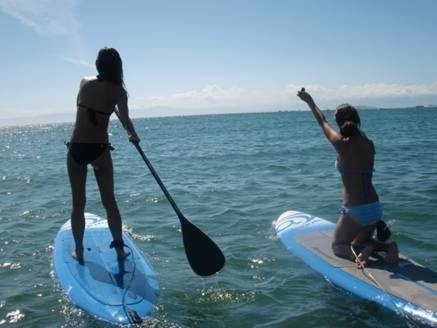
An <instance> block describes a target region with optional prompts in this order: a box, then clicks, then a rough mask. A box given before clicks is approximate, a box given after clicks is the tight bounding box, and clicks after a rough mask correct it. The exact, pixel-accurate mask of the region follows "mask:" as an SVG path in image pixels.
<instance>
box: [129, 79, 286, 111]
mask: <svg viewBox="0 0 437 328" xmlns="http://www.w3.org/2000/svg"><path fill="white" fill-rule="evenodd" d="M130 102H131V107H135V108H148V107H157V106H164V107H175V108H192V109H198V108H217V109H220V108H252V109H255V110H256V109H261V108H266V107H272V106H276V105H280V104H284V103H286V102H287V94H286V93H285V92H284V91H283V90H268V89H247V88H241V87H228V88H225V87H222V86H219V85H216V84H211V85H207V86H205V87H203V88H199V89H192V90H185V91H179V92H176V93H174V94H171V95H168V96H159V97H156V96H155V97H149V98H135V97H133V98H132V99H130Z"/></svg>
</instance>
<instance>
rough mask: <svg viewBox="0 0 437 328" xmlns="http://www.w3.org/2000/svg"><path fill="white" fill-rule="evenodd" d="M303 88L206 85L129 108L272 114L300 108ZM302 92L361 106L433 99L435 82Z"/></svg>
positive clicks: (311, 88) (141, 100)
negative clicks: (352, 102)
mask: <svg viewBox="0 0 437 328" xmlns="http://www.w3.org/2000/svg"><path fill="white" fill-rule="evenodd" d="M301 87H302V86H300V85H299V86H298V85H297V84H289V85H287V86H286V87H285V88H283V89H276V90H272V89H247V88H241V87H229V88H225V87H221V86H219V85H215V84H212V85H207V86H205V87H203V88H199V89H192V90H185V91H179V92H176V93H174V94H171V95H168V96H155V97H149V98H135V96H133V97H132V98H131V99H130V103H131V107H132V108H151V107H161V106H162V107H173V108H190V109H198V108H211V109H214V108H215V109H229V108H241V109H251V110H271V109H284V108H290V106H291V107H292V108H301V107H302V106H300V105H301V104H302V102H301V100H299V98H298V97H297V96H296V93H297V91H298V90H300V88H301ZM305 88H306V89H307V90H308V91H309V92H310V93H311V94H312V95H313V96H314V97H315V98H316V100H317V101H321V102H325V103H329V102H343V101H348V100H352V99H353V100H355V101H359V100H362V101H363V102H366V101H370V100H376V101H378V99H379V100H382V99H396V98H405V97H411V98H415V97H421V96H435V97H437V82H434V83H431V84H411V85H408V84H386V83H375V84H370V83H369V84H363V85H340V86H337V87H326V86H322V85H317V84H312V85H305Z"/></svg>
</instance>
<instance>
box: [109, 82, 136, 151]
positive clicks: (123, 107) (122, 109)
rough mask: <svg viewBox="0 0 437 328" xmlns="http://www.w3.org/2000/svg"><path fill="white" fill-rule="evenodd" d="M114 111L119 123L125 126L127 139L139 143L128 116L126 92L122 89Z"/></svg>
mask: <svg viewBox="0 0 437 328" xmlns="http://www.w3.org/2000/svg"><path fill="white" fill-rule="evenodd" d="M115 113H116V114H117V116H118V119H119V120H120V122H121V124H123V127H124V128H125V130H126V132H127V135H128V137H129V141H130V142H132V143H139V142H140V138H139V137H138V135H137V133H136V131H135V128H134V125H133V123H132V120H131V119H130V117H129V108H128V105H127V93H126V91H124V90H123V91H122V94H121V96H120V100H119V101H118V103H117V108H116V109H115Z"/></svg>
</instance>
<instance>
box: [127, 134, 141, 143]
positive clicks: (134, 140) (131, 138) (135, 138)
mask: <svg viewBox="0 0 437 328" xmlns="http://www.w3.org/2000/svg"><path fill="white" fill-rule="evenodd" d="M129 141H130V142H132V143H133V144H136V145H137V144H139V143H140V141H141V140H140V138H139V137H138V136H137V135H136V134H135V135H129Z"/></svg>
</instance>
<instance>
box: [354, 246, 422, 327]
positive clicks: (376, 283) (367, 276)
mask: <svg viewBox="0 0 437 328" xmlns="http://www.w3.org/2000/svg"><path fill="white" fill-rule="evenodd" d="M350 249H351V251H352V254H353V255H354V256H355V260H356V262H357V264H359V266H358V269H360V270H361V272H362V273H363V275H364V276H365V277H366V278H368V279H369V280H370V281H372V282H373V283H374V284H375V285H376V286H377V287H378V288H380V289H381V290H382V291H383V293H384V294H386V295H387V296H389V292H388V291H387V290H386V289H385V288H384V287H383V286H382V285H381V284H380V283H379V282H378V280H376V278H375V277H374V276H373V275H372V274H371V273H370V272H369V270H367V269H366V268H365V266H364V265H363V264H362V262H361V261H360V259H359V258H358V255H357V253H356V252H355V249H354V247H353V246H352V245H350ZM388 299H389V300H390V302H391V303H392V304H393V305H394V307H395V311H396V313H397V314H398V315H400V316H401V317H403V318H404V319H405V320H406V321H407V322H408V323H409V324H411V325H412V326H411V327H419V326H418V325H417V323H416V322H415V321H414V320H413V319H412V318H410V317H409V316H408V315H406V314H405V313H403V312H402V311H401V310H400V309H399V306H398V305H397V304H396V302H395V301H393V300H392V299H391V298H390V297H388Z"/></svg>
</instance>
